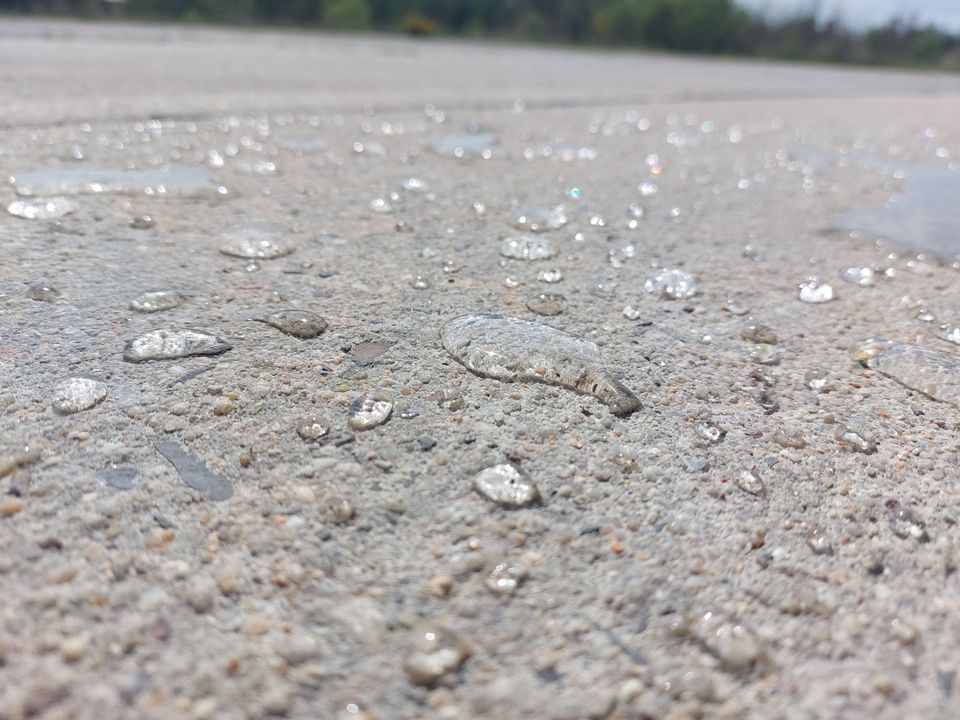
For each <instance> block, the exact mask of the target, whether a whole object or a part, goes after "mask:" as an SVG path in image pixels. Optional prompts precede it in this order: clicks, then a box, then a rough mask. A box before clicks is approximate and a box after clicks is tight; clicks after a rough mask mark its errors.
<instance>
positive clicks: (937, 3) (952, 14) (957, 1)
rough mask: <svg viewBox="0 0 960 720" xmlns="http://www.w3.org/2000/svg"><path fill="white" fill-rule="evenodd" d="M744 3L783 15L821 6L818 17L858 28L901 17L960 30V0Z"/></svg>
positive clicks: (759, 0)
mask: <svg viewBox="0 0 960 720" xmlns="http://www.w3.org/2000/svg"><path fill="white" fill-rule="evenodd" d="M737 2H738V3H740V4H741V5H743V6H745V7H748V8H752V9H758V10H760V11H761V12H769V13H770V14H772V15H774V16H776V17H779V16H782V15H785V14H787V15H789V14H794V13H796V12H798V11H806V10H809V9H810V8H811V7H814V6H816V7H818V8H819V11H818V17H820V18H829V17H833V16H837V17H839V18H840V19H841V20H843V21H844V22H845V23H846V24H848V25H849V26H850V27H852V28H854V29H858V30H859V29H863V28H865V27H872V26H875V25H883V24H885V23H886V22H887V21H889V20H891V19H893V18H896V17H900V18H915V19H916V21H917V23H916V24H920V25H926V24H928V23H933V24H935V25H938V26H939V27H941V28H942V29H944V30H948V31H950V32H958V33H960V0H819V1H818V0H737Z"/></svg>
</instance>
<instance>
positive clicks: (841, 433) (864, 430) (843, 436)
mask: <svg viewBox="0 0 960 720" xmlns="http://www.w3.org/2000/svg"><path fill="white" fill-rule="evenodd" d="M836 437H837V442H839V443H840V444H841V445H844V446H845V447H848V448H850V449H851V450H855V451H857V452H861V453H864V454H865V455H871V454H873V453H875V452H876V451H877V441H876V439H875V438H874V436H873V432H872V431H871V430H870V428H869V427H868V426H867V423H866V422H865V421H864V420H863V418H858V417H852V418H850V419H849V420H847V421H846V422H845V423H842V424H841V425H840V426H839V427H838V428H837V433H836Z"/></svg>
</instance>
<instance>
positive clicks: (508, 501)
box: [473, 463, 540, 508]
mask: <svg viewBox="0 0 960 720" xmlns="http://www.w3.org/2000/svg"><path fill="white" fill-rule="evenodd" d="M473 487H474V489H476V491H477V492H478V493H480V494H481V495H483V496H484V497H485V498H487V499H488V500H492V501H493V502H495V503H497V505H500V506H501V507H505V508H521V507H526V506H527V505H532V504H533V503H535V502H537V500H539V499H540V490H539V489H538V488H537V486H536V484H535V483H534V482H533V479H532V478H531V477H530V475H529V473H527V471H526V470H523V469H522V468H519V467H517V466H516V465H512V464H510V463H504V464H502V465H493V466H492V467H488V468H485V469H484V470H481V471H480V472H479V473H477V475H476V476H474V478H473Z"/></svg>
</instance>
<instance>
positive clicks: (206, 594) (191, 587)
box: [184, 575, 218, 613]
mask: <svg viewBox="0 0 960 720" xmlns="http://www.w3.org/2000/svg"><path fill="white" fill-rule="evenodd" d="M217 590H218V587H217V583H216V581H215V580H214V579H213V578H212V577H208V576H206V575H197V576H195V577H193V578H191V579H190V582H189V583H187V587H186V590H185V591H184V596H185V597H186V600H187V603H188V604H189V605H190V607H192V608H193V610H194V612H197V613H205V612H209V611H210V610H211V609H212V608H213V603H214V601H215V600H216V598H217Z"/></svg>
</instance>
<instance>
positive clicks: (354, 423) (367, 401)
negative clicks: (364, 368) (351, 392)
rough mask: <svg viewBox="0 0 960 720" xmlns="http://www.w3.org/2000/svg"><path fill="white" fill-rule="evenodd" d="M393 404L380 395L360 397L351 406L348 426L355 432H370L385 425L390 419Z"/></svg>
mask: <svg viewBox="0 0 960 720" xmlns="http://www.w3.org/2000/svg"><path fill="white" fill-rule="evenodd" d="M392 412H393V403H392V402H391V401H390V398H388V397H387V396H386V395H382V394H379V393H376V394H367V395H363V396H361V397H358V398H357V399H356V400H354V401H353V402H352V403H351V404H350V415H349V417H348V418H347V425H349V426H350V427H351V428H352V429H353V430H370V429H371V428H375V427H376V426H377V425H383V423H385V422H386V421H387V420H389V419H390V414H391V413H392Z"/></svg>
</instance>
